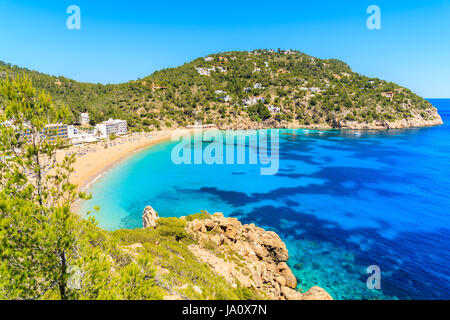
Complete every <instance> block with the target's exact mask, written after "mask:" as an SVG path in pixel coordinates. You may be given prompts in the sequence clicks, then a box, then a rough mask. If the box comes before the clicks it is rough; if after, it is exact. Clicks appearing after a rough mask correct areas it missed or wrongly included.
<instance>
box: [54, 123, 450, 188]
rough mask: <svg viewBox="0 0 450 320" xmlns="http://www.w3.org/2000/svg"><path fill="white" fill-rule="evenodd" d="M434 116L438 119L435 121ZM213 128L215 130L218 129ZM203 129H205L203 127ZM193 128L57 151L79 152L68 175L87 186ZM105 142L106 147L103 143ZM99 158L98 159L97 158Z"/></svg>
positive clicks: (347, 127)
mask: <svg viewBox="0 0 450 320" xmlns="http://www.w3.org/2000/svg"><path fill="white" fill-rule="evenodd" d="M436 120H437V121H436ZM436 120H435V121H431V122H428V123H421V124H420V125H417V126H414V125H411V124H410V125H409V126H405V125H404V123H402V125H398V124H397V125H396V126H395V125H394V126H392V127H388V128H386V126H381V125H379V126H366V125H361V124H359V125H354V123H346V125H344V126H341V127H337V128H336V127H332V126H324V125H309V126H308V125H292V124H291V125H285V126H283V125H278V126H274V125H273V124H263V123H261V124H260V125H259V126H258V125H257V126H255V125H253V126H250V127H247V126H245V125H244V126H242V127H238V128H236V127H231V128H230V127H219V128H217V129H218V130H263V129H306V130H363V131H371V130H382V131H384V130H389V129H408V128H411V129H412V128H420V127H430V126H439V125H442V124H443V122H442V120H441V119H436ZM217 129H214V130H217ZM203 130H204V129H203ZM194 131H195V129H185V128H175V129H171V130H161V131H153V132H149V133H142V132H140V133H133V134H131V135H127V136H124V137H120V138H118V139H116V140H114V141H112V142H101V143H96V144H91V145H86V146H73V147H71V148H69V149H66V150H62V151H59V152H58V154H57V159H58V161H61V160H62V159H63V158H64V156H65V155H67V154H70V153H74V152H76V153H77V154H81V155H80V156H77V160H76V162H75V164H74V170H75V171H74V173H73V174H72V176H71V179H70V180H71V183H73V184H76V185H77V187H78V190H80V191H83V190H86V189H87V188H88V187H89V186H90V185H91V184H92V183H94V182H95V181H96V180H97V179H99V178H100V177H101V176H102V175H103V174H104V173H105V172H107V171H108V170H110V169H111V168H113V167H114V166H116V165H117V164H118V163H119V162H121V161H123V160H124V159H126V158H128V157H129V156H132V155H134V154H135V153H137V152H139V151H141V150H143V149H146V148H148V147H151V146H153V145H156V144H158V143H161V142H164V141H167V140H169V139H171V137H172V136H173V135H174V134H175V132H178V133H176V134H175V135H174V137H177V136H180V135H183V134H186V133H189V134H192V133H193V132H194ZM105 144H108V148H105V147H104V145H105ZM100 159H101V160H100Z"/></svg>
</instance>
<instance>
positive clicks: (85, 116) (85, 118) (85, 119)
mask: <svg viewBox="0 0 450 320" xmlns="http://www.w3.org/2000/svg"><path fill="white" fill-rule="evenodd" d="M89 121H90V119H89V113H87V112H85V113H82V114H80V123H81V124H82V125H83V124H89Z"/></svg>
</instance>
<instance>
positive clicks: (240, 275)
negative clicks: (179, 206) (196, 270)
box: [186, 213, 332, 300]
mask: <svg viewBox="0 0 450 320" xmlns="http://www.w3.org/2000/svg"><path fill="white" fill-rule="evenodd" d="M186 229H187V231H188V232H189V233H190V234H192V236H193V238H194V239H195V240H196V241H197V242H198V244H196V245H191V246H190V249H191V251H192V252H193V253H194V254H195V255H196V256H197V258H199V260H201V261H202V262H204V263H206V264H208V265H209V266H210V267H211V268H212V269H213V270H214V271H215V272H217V273H218V274H220V275H221V276H223V277H224V278H225V280H226V281H228V282H229V283H231V284H232V285H233V286H237V285H238V283H239V284H240V285H241V286H243V287H246V288H254V289H255V290H257V291H258V292H261V293H262V294H263V295H264V296H266V297H267V298H270V299H280V300H306V299H308V300H328V299H332V298H331V296H330V295H329V294H328V293H327V292H325V290H323V289H321V288H319V287H313V288H311V290H309V291H307V292H306V293H304V294H302V293H300V292H297V291H296V290H295V288H296V286H297V279H296V278H295V276H294V274H293V273H292V271H291V269H290V268H289V266H288V265H287V263H286V261H287V260H288V258H289V254H288V251H287V249H286V245H285V244H284V242H283V241H282V240H281V239H280V237H279V236H278V235H277V234H276V233H275V232H272V231H265V230H264V229H262V228H259V227H256V226H255V225H254V224H249V225H248V224H245V225H242V224H241V223H240V222H239V221H238V220H237V219H235V218H225V217H224V216H223V214H221V213H215V214H214V215H211V216H210V217H209V218H206V219H201V220H198V219H197V220H194V221H191V222H188V224H187V226H186Z"/></svg>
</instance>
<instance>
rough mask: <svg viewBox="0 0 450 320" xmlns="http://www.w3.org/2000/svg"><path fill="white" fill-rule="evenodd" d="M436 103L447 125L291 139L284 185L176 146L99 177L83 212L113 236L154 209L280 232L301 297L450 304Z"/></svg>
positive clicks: (448, 113) (281, 178) (443, 151)
mask: <svg viewBox="0 0 450 320" xmlns="http://www.w3.org/2000/svg"><path fill="white" fill-rule="evenodd" d="M432 103H433V104H434V105H435V106H436V107H437V108H438V109H439V112H440V114H441V115H442V118H443V120H444V123H445V124H444V125H443V126H439V127H430V128H421V129H407V130H389V131H344V130H342V131H338V130H330V131H320V130H303V129H298V130H297V129H296V130H279V142H280V143H279V151H278V153H279V170H278V173H277V174H276V175H273V176H271V175H268V176H263V175H261V174H260V167H259V165H254V164H232V165H231V164H230V165H216V164H213V165H208V164H199V165H183V164H181V165H176V164H174V163H173V162H172V161H171V151H172V149H173V147H174V146H175V144H176V142H170V141H168V142H164V143H161V144H158V145H156V146H153V147H151V148H149V149H146V150H143V151H141V152H139V153H137V154H136V155H133V156H132V157H130V158H128V159H126V160H124V161H122V162H121V163H119V164H118V165H117V166H115V167H114V168H112V169H111V170H110V171H109V172H108V173H106V174H105V175H103V176H102V177H101V178H99V179H98V180H97V181H96V182H95V184H93V185H92V186H91V187H90V189H89V190H88V191H89V192H92V194H93V199H92V200H90V201H87V202H85V203H83V204H82V206H81V209H82V211H87V210H90V209H92V207H93V206H95V205H99V206H100V207H101V210H100V212H99V213H95V214H94V215H95V217H96V218H97V220H98V221H99V226H100V227H102V228H105V229H107V230H116V229H120V228H140V227H142V220H141V218H142V211H143V209H144V207H145V206H146V205H151V206H152V207H153V208H155V210H157V211H158V212H159V214H160V215H161V216H166V217H168V216H177V217H180V216H184V215H187V214H193V213H196V212H199V211H200V210H207V211H208V212H211V213H214V212H223V213H224V214H225V215H226V216H232V217H236V218H238V219H240V220H241V222H242V223H255V224H256V225H257V226H260V227H262V228H265V229H267V230H273V231H275V232H277V233H278V234H279V235H280V237H281V238H282V240H283V241H284V242H285V243H286V245H287V248H288V250H289V254H290V259H289V265H290V267H291V268H292V270H293V272H294V274H295V276H296V277H297V278H298V289H299V290H302V291H305V290H307V289H309V288H310V287H311V286H313V285H318V286H320V287H323V288H324V289H325V290H327V291H328V292H329V293H330V294H331V295H332V296H333V297H334V298H335V299H448V298H450V288H449V283H450V270H449V267H448V262H449V261H450V227H449V226H450V210H449V208H450V199H449V197H448V182H449V181H450V139H449V137H450V126H449V125H448V123H449V122H450V103H449V100H432ZM269 131H270V130H269ZM206 145H207V144H204V145H203V146H202V148H205V147H206ZM192 148H195V146H192ZM193 151H194V150H193ZM371 265H377V266H379V267H380V270H381V289H380V290H370V289H368V288H367V286H366V280H367V278H368V277H369V276H370V274H367V272H366V270H367V267H368V266H371Z"/></svg>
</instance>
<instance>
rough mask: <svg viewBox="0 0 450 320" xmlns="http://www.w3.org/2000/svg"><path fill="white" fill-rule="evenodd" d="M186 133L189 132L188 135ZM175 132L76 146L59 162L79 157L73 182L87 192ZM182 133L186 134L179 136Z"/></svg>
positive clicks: (133, 135) (59, 155)
mask: <svg viewBox="0 0 450 320" xmlns="http://www.w3.org/2000/svg"><path fill="white" fill-rule="evenodd" d="M186 132H189V131H185V132H184V133H186ZM173 133H174V130H166V131H155V132H145V133H130V134H128V135H126V136H122V137H120V138H117V139H115V140H114V141H108V142H103V141H102V142H98V143H93V144H85V145H80V146H72V147H70V148H69V149H65V150H61V151H59V152H58V153H57V160H58V161H61V160H62V159H64V157H65V156H66V155H72V154H76V155H77V156H76V157H77V160H76V162H75V164H74V166H73V167H74V172H73V173H72V175H71V177H70V180H71V182H72V183H73V184H76V185H77V186H78V188H79V190H83V189H86V188H87V187H88V186H89V184H90V183H92V182H93V181H95V180H96V179H97V177H98V176H99V175H101V174H102V173H103V172H104V171H105V170H107V169H109V168H111V167H112V166H114V165H115V164H116V163H117V162H119V161H121V160H123V159H124V158H126V157H128V156H131V155H133V154H134V153H136V152H137V151H139V150H141V149H144V148H146V147H149V146H151V145H154V144H156V143H160V142H163V141H166V140H169V139H170V138H171V136H172V134H173ZM174 134H177V133H174ZM181 134H183V133H180V134H178V135H181Z"/></svg>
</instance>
